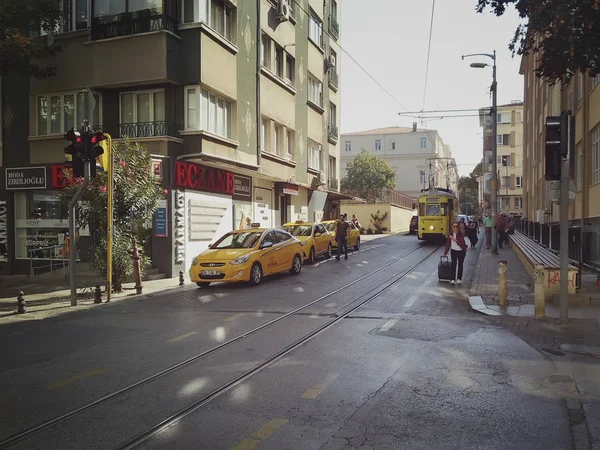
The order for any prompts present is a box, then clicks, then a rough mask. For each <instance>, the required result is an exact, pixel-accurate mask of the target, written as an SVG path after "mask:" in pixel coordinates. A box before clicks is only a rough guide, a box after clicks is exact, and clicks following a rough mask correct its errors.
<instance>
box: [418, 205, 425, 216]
mask: <svg viewBox="0 0 600 450" xmlns="http://www.w3.org/2000/svg"><path fill="white" fill-rule="evenodd" d="M425 206H426V205H425V203H419V215H420V216H425V215H426V214H425V211H426V210H425Z"/></svg>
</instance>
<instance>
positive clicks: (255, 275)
mask: <svg viewBox="0 0 600 450" xmlns="http://www.w3.org/2000/svg"><path fill="white" fill-rule="evenodd" d="M262 279H263V270H262V267H261V266H260V264H259V263H254V265H253V266H252V268H251V269H250V284H251V285H252V286H257V285H259V284H260V282H261V281H262Z"/></svg>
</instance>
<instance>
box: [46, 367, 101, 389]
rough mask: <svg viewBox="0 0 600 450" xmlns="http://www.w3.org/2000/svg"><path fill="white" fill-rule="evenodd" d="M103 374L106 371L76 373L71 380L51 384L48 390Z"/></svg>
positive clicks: (94, 370) (96, 370) (95, 370)
mask: <svg viewBox="0 0 600 450" xmlns="http://www.w3.org/2000/svg"><path fill="white" fill-rule="evenodd" d="M103 372H106V369H93V370H88V371H87V372H83V373H78V374H77V375H73V376H72V377H71V378H67V379H64V380H61V381H58V382H56V383H54V384H51V385H50V386H48V390H49V391H51V390H53V389H58V388H61V387H63V386H66V385H67V384H71V383H74V382H75V381H79V380H83V379H84V378H89V377H92V376H94V375H100V374H101V373H103Z"/></svg>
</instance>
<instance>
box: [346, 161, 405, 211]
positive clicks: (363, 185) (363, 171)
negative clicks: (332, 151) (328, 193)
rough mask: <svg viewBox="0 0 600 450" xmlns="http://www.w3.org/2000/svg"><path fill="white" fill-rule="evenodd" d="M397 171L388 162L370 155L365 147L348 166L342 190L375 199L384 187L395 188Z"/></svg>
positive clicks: (370, 199) (371, 199) (369, 199)
mask: <svg viewBox="0 0 600 450" xmlns="http://www.w3.org/2000/svg"><path fill="white" fill-rule="evenodd" d="M395 185H396V172H394V169H392V168H391V167H390V166H389V165H388V163H387V162H385V161H384V160H383V159H380V158H378V157H376V156H372V155H370V154H369V153H368V152H367V151H366V150H365V149H363V150H362V151H361V152H360V154H359V155H358V156H357V157H356V158H354V159H353V160H352V161H350V162H349V163H348V164H347V166H346V176H345V177H344V179H343V180H342V192H344V193H348V194H352V195H356V196H357V197H361V198H366V199H367V200H368V201H373V200H374V199H376V198H377V197H379V196H380V195H381V191H382V190H383V189H393V188H394V186H395Z"/></svg>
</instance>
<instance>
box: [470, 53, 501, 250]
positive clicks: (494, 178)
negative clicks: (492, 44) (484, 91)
mask: <svg viewBox="0 0 600 450" xmlns="http://www.w3.org/2000/svg"><path fill="white" fill-rule="evenodd" d="M471 56H487V57H488V58H491V59H492V61H493V65H492V87H491V91H492V111H491V112H492V202H491V203H492V205H491V206H492V253H493V254H494V255H497V254H498V235H497V234H496V233H495V232H494V231H493V227H495V225H496V216H497V214H498V172H497V170H498V141H497V139H498V138H497V137H496V135H497V134H498V82H497V81H496V50H494V53H491V54H490V53H473V54H470V55H462V59H463V60H464V59H465V58H469V57H471ZM471 67H473V68H475V69H484V68H486V67H489V64H486V63H480V62H476V63H472V64H471Z"/></svg>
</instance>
